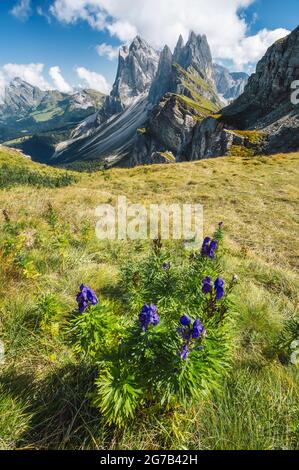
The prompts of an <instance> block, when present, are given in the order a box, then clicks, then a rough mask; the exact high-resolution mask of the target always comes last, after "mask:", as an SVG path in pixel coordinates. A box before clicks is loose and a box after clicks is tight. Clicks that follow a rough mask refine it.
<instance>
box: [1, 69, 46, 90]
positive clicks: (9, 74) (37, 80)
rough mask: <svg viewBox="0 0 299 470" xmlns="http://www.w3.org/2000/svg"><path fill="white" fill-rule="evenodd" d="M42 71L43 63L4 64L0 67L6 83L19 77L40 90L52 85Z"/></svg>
mask: <svg viewBox="0 0 299 470" xmlns="http://www.w3.org/2000/svg"><path fill="white" fill-rule="evenodd" d="M43 72H44V64H6V65H4V66H3V67H2V68H1V73H2V76H3V77H4V79H5V82H6V83H8V82H10V81H11V80H13V79H14V78H16V77H19V78H21V79H22V80H24V81H25V82H28V83H30V84H31V85H34V86H37V87H39V88H41V89H42V90H49V89H50V88H53V87H51V85H50V84H49V83H48V82H47V80H46V79H45V78H44V76H43Z"/></svg>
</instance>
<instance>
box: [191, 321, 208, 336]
mask: <svg viewBox="0 0 299 470" xmlns="http://www.w3.org/2000/svg"><path fill="white" fill-rule="evenodd" d="M204 331H205V329H204V326H203V324H202V323H201V321H200V320H195V322H194V324H193V329H192V338H193V339H198V338H199V337H200V336H201V335H202V334H203V333H204Z"/></svg>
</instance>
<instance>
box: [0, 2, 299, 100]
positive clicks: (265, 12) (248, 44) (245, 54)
mask: <svg viewBox="0 0 299 470" xmlns="http://www.w3.org/2000/svg"><path fill="white" fill-rule="evenodd" d="M250 3H251V5H249V6H248V4H250ZM142 5H143V6H142V7H141V4H140V2H139V1H137V0H117V1H116V0H75V1H74V0H72V1H71V0H43V1H42V0H0V41H1V44H2V47H1V56H0V86H1V77H2V83H3V81H4V80H6V81H7V80H9V79H11V78H12V75H13V74H14V73H17V72H19V75H22V74H24V77H25V78H26V77H27V80H28V81H32V82H34V84H40V85H41V86H42V87H47V85H48V84H49V85H50V86H51V87H57V88H59V87H60V88H61V89H62V91H63V90H64V89H68V87H69V88H71V87H74V86H78V85H79V84H81V85H82V86H86V85H87V84H89V85H92V84H95V83H96V84H97V85H98V88H99V89H105V90H106V91H107V90H108V88H109V86H108V84H110V85H111V84H112V83H113V80H114V77H115V72H116V67H117V48H118V47H119V46H120V45H121V44H124V43H127V42H130V40H131V39H132V37H133V36H134V35H135V34H136V33H139V34H141V35H142V36H144V37H145V39H147V40H148V41H149V42H150V43H152V45H153V46H155V47H157V48H160V47H162V46H163V44H164V43H165V42H167V43H168V44H169V45H170V46H171V47H173V46H174V45H175V40H176V38H177V36H178V34H179V33H182V34H183V35H184V37H185V38H187V35H188V31H189V30H190V29H195V30H196V32H198V33H206V34H207V36H208V40H209V42H210V44H211V47H212V51H213V55H214V57H215V56H216V59H217V60H218V61H220V62H222V63H224V64H227V65H229V66H230V67H231V68H232V69H234V70H237V69H240V70H241V69H243V70H248V71H252V70H253V68H254V66H255V63H256V61H257V60H258V59H259V58H260V57H261V56H262V55H263V53H264V52H265V50H266V49H267V47H269V45H270V44H272V43H273V42H274V41H275V40H276V39H278V38H279V37H281V36H284V35H285V34H287V32H288V31H290V30H292V29H294V28H295V27H296V26H297V23H296V19H297V18H299V5H298V0H285V1H284V2H281V1H279V0H256V1H254V0H221V2H219V1H218V0H217V1H216V0H184V1H183V0H143V3H142ZM170 7H171V8H170ZM182 8H183V9H184V14H183V15H182V14H181V12H182ZM97 46H100V49H99V51H100V55H99V52H98V50H97ZM108 53H109V54H110V59H109V58H108V57H107V54H108ZM10 64H14V67H12V66H11V65H10ZM29 64H31V69H30V68H29V69H28V67H29ZM37 64H43V67H42V66H41V65H40V66H39V67H37ZM35 65H36V66H35ZM17 66H18V67H17ZM26 66H27V69H26ZM1 70H2V71H1ZM50 70H51V72H50V73H49V71H50ZM78 71H79V72H78ZM57 75H58V77H57ZM53 77H54V79H53ZM55 77H56V79H55ZM60 77H61V80H60ZM53 80H54V81H53ZM105 90H103V91H105Z"/></svg>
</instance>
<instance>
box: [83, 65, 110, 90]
mask: <svg viewBox="0 0 299 470" xmlns="http://www.w3.org/2000/svg"><path fill="white" fill-rule="evenodd" d="M76 73H77V75H78V77H79V78H80V80H82V81H83V86H84V87H88V88H92V89H93V90H97V91H100V92H101V93H105V94H108V93H110V90H111V86H110V85H109V83H108V82H107V80H106V78H105V77H104V76H103V75H101V74H99V73H96V72H92V71H91V70H88V69H86V68H84V67H77V68H76Z"/></svg>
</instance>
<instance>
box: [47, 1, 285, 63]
mask: <svg viewBox="0 0 299 470" xmlns="http://www.w3.org/2000/svg"><path fill="white" fill-rule="evenodd" d="M255 1H256V0H222V1H221V2H220V1H219V0H143V1H142V4H140V2H137V1H136V0H122V1H119V0H53V4H52V6H51V13H52V14H53V15H55V16H56V18H58V20H60V21H63V22H65V23H75V22H76V21H79V20H83V21H87V22H88V23H89V24H90V26H91V27H93V28H95V29H98V30H102V31H104V30H105V31H108V32H109V33H110V35H111V36H115V37H117V38H118V39H119V40H120V41H121V42H129V41H130V40H132V39H133V37H134V36H135V35H136V34H137V33H138V34H140V35H141V36H143V37H144V38H145V39H146V40H147V41H149V42H150V43H151V44H152V45H153V46H155V47H157V48H161V47H163V46H164V45H165V44H168V45H169V46H170V47H172V48H173V47H174V46H175V43H176V41H177V38H178V36H179V34H182V35H183V37H184V38H185V40H186V39H187V37H188V35H189V32H190V30H194V31H195V32H196V33H200V34H206V35H207V37H208V40H209V43H210V46H211V49H212V52H213V56H214V58H216V59H217V58H219V59H228V60H230V61H232V63H233V64H234V66H235V67H238V68H242V69H243V68H246V66H248V65H250V64H251V63H252V62H256V61H257V60H258V59H259V58H260V57H261V56H262V55H263V53H264V52H265V51H266V49H267V47H268V46H269V45H270V44H269V43H270V41H272V40H276V39H279V38H280V37H282V36H285V35H286V34H287V33H288V31H286V30H283V29H276V30H274V31H268V30H262V31H260V32H259V33H258V34H257V35H254V36H249V35H248V25H247V24H246V21H245V19H244V17H243V16H242V15H240V10H241V9H244V8H246V7H248V6H249V5H251V4H252V3H254V2H255Z"/></svg>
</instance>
